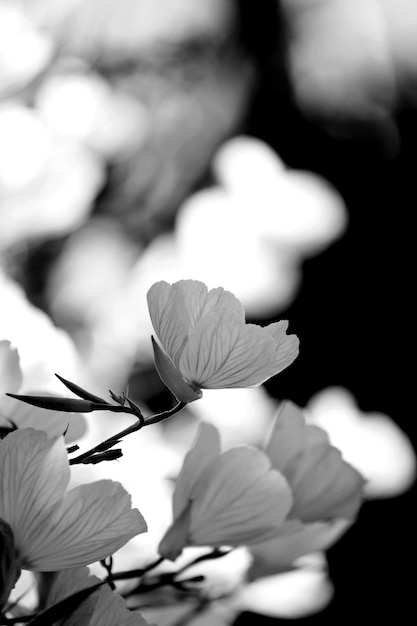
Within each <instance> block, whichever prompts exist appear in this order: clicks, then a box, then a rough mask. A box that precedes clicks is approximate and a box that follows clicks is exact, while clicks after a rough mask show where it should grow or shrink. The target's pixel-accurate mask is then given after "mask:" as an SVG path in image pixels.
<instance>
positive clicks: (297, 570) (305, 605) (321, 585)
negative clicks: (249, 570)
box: [229, 554, 333, 619]
mask: <svg viewBox="0 0 417 626" xmlns="http://www.w3.org/2000/svg"><path fill="white" fill-rule="evenodd" d="M332 597H333V585H332V583H331V581H330V580H329V578H328V576H327V562H326V559H325V557H324V556H323V555H322V554H310V555H308V556H305V557H303V558H300V559H298V561H297V562H296V564H295V567H294V569H292V570H291V571H289V572H285V573H282V574H277V575H275V576H266V577H264V578H259V579H257V580H255V581H253V582H251V583H250V584H248V585H245V586H243V587H242V588H241V589H239V590H237V592H236V594H235V595H234V596H232V598H231V600H230V605H231V608H232V609H234V612H235V613H236V611H237V610H238V611H252V612H254V613H260V614H261V615H267V616H269V617H280V618H283V619H296V618H300V617H306V616H307V615H310V614H313V613H318V612H319V611H322V610H323V609H324V608H325V607H326V606H327V605H328V603H329V602H330V600H331V599H332ZM229 615H230V614H229Z"/></svg>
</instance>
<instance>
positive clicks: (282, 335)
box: [263, 320, 300, 376]
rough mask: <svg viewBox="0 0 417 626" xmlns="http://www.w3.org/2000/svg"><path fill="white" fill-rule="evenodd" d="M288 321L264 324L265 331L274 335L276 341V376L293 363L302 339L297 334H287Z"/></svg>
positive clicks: (274, 367)
mask: <svg viewBox="0 0 417 626" xmlns="http://www.w3.org/2000/svg"><path fill="white" fill-rule="evenodd" d="M287 329H288V321H287V320H281V321H279V322H274V323H273V324H269V325H268V326H263V330H264V332H265V333H268V334H269V335H271V337H273V339H274V341H275V361H274V365H273V372H274V373H273V374H271V376H275V374H278V372H282V370H284V369H285V368H286V367H288V366H289V365H291V363H292V362H293V361H294V359H295V358H296V357H297V356H298V351H299V346H300V340H299V339H298V337H297V336H296V335H287V334H286V331H287Z"/></svg>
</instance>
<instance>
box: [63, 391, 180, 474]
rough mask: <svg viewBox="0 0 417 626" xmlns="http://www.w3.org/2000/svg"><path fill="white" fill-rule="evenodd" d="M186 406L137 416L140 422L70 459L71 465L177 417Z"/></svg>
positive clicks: (128, 410) (127, 410) (177, 405)
mask: <svg viewBox="0 0 417 626" xmlns="http://www.w3.org/2000/svg"><path fill="white" fill-rule="evenodd" d="M185 405H186V403H185V402H178V404H176V405H175V406H173V407H172V409H168V411H163V412H162V413H156V414H155V415H150V416H149V417H147V418H143V417H138V416H137V417H138V420H137V421H136V422H135V423H134V424H132V426H128V427H127V428H125V429H124V430H121V431H120V432H119V433H117V434H116V435H112V436H111V437H109V438H108V439H106V440H105V441H102V442H101V443H99V444H98V445H97V446H94V448H91V449H90V450H87V452H83V454H80V455H79V456H76V457H75V458H74V459H70V461H69V464H70V465H77V464H79V463H85V462H86V460H87V459H89V458H91V457H92V456H94V454H95V453H96V452H101V451H102V450H103V446H107V444H109V445H108V447H111V445H115V444H117V443H119V442H120V439H122V438H123V437H126V436H127V435H130V434H131V433H134V432H136V431H137V430H140V429H141V428H143V426H149V425H150V424H157V423H158V422H162V421H163V420H165V419H168V418H169V417H171V416H172V415H175V414H176V413H178V412H179V411H181V410H182V409H183V408H184V407H185ZM115 408H118V410H123V409H124V408H125V409H126V413H131V412H132V411H131V410H130V409H129V408H128V407H115Z"/></svg>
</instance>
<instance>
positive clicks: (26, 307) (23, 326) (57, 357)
mask: <svg viewBox="0 0 417 626" xmlns="http://www.w3.org/2000/svg"><path fill="white" fill-rule="evenodd" d="M0 301H1V315H0V340H3V339H4V340H7V341H10V342H11V344H13V346H15V347H16V348H17V349H18V351H19V361H20V367H21V370H22V374H23V383H22V387H21V388H20V392H21V393H25V392H26V391H33V390H35V389H49V390H50V391H55V392H57V393H59V394H60V393H62V385H61V383H59V381H58V380H57V378H55V376H54V374H55V372H56V373H59V374H61V375H62V376H64V378H67V379H69V380H74V378H77V377H78V378H80V373H81V372H83V371H84V365H83V363H82V362H81V360H80V358H79V356H78V353H77V351H76V349H75V346H74V343H73V342H72V340H71V338H70V337H69V336H68V334H67V333H66V332H64V331H63V330H62V329H60V328H57V327H56V326H54V324H53V322H52V321H51V319H50V318H49V317H48V315H46V313H44V312H43V311H41V310H40V309H38V308H36V307H35V306H33V305H32V304H31V303H30V302H29V301H28V299H27V298H26V295H25V293H24V291H23V289H22V288H21V287H20V286H19V285H18V284H17V283H15V282H13V281H12V280H11V279H9V278H8V277H7V276H6V275H5V274H4V273H3V272H2V270H1V267H0Z"/></svg>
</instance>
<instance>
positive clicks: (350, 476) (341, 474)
mask: <svg viewBox="0 0 417 626" xmlns="http://www.w3.org/2000/svg"><path fill="white" fill-rule="evenodd" d="M266 452H267V454H268V455H269V457H270V459H271V461H272V464H273V466H274V467H276V468H277V469H279V470H280V471H282V472H283V474H284V475H285V476H286V478H287V480H288V482H289V483H290V485H291V488H292V490H293V494H294V508H293V510H292V511H291V517H299V518H300V519H301V520H302V521H304V522H314V521H320V520H323V519H326V518H329V517H346V518H349V519H351V518H353V517H354V516H355V515H356V513H357V510H358V508H359V506H360V503H361V501H362V498H363V490H362V487H363V484H364V480H363V478H362V476H361V475H360V474H359V472H357V471H356V470H355V469H354V468H353V467H351V466H350V465H349V464H348V463H346V462H345V461H344V460H343V459H342V456H341V454H340V452H339V450H337V449H336V448H334V447H333V446H331V445H330V443H329V440H328V436H327V434H326V433H325V432H324V431H323V430H322V429H320V428H318V427H315V426H308V425H306V422H305V419H304V416H303V413H302V411H301V409H299V408H298V407H297V406H296V405H295V404H293V403H291V402H284V403H283V404H282V406H281V408H280V410H279V412H278V415H277V417H276V420H275V424H274V427H273V430H272V434H271V437H270V440H269V443H268V445H267V447H266Z"/></svg>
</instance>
